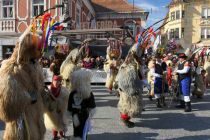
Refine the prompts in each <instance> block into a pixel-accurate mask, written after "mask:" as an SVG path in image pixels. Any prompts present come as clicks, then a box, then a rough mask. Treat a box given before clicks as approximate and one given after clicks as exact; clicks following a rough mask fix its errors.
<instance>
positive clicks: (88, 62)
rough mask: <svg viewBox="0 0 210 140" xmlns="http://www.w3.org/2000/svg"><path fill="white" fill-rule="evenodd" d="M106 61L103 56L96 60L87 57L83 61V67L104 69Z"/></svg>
mask: <svg viewBox="0 0 210 140" xmlns="http://www.w3.org/2000/svg"><path fill="white" fill-rule="evenodd" d="M104 61H105V59H104V58H103V57H102V56H98V57H96V58H91V57H85V58H84V59H83V60H82V67H84V68H86V69H103V65H104Z"/></svg>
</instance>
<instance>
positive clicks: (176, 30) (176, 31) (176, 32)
mask: <svg viewBox="0 0 210 140" xmlns="http://www.w3.org/2000/svg"><path fill="white" fill-rule="evenodd" d="M174 38H175V39H179V28H176V29H175V33H174Z"/></svg>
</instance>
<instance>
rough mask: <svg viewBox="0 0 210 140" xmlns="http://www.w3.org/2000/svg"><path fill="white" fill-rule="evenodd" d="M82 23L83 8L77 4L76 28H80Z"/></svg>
mask: <svg viewBox="0 0 210 140" xmlns="http://www.w3.org/2000/svg"><path fill="white" fill-rule="evenodd" d="M80 23H81V6H80V5H79V4H77V6H76V27H78V28H79V27H80Z"/></svg>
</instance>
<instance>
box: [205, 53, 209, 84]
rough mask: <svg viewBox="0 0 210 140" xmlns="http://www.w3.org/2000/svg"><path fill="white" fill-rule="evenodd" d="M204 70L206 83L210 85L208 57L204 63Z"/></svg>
mask: <svg viewBox="0 0 210 140" xmlns="http://www.w3.org/2000/svg"><path fill="white" fill-rule="evenodd" d="M204 70H206V83H207V84H209V83H210V57H209V56H208V57H207V58H206V59H205V62H204Z"/></svg>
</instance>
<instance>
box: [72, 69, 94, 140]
mask: <svg viewBox="0 0 210 140" xmlns="http://www.w3.org/2000/svg"><path fill="white" fill-rule="evenodd" d="M90 81H91V72H90V71H87V70H85V69H81V70H77V71H75V72H73V74H72V79H71V82H72V85H73V87H74V89H73V90H72V92H71V93H70V96H69V102H68V111H69V112H70V113H71V114H72V118H73V127H74V139H78V140H82V139H83V138H86V137H87V131H88V130H87V128H88V125H87V124H88V123H89V122H90V119H91V118H92V117H93V114H94V110H95V107H96V105H95V99H94V95H93V93H92V92H91V86H90Z"/></svg>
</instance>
